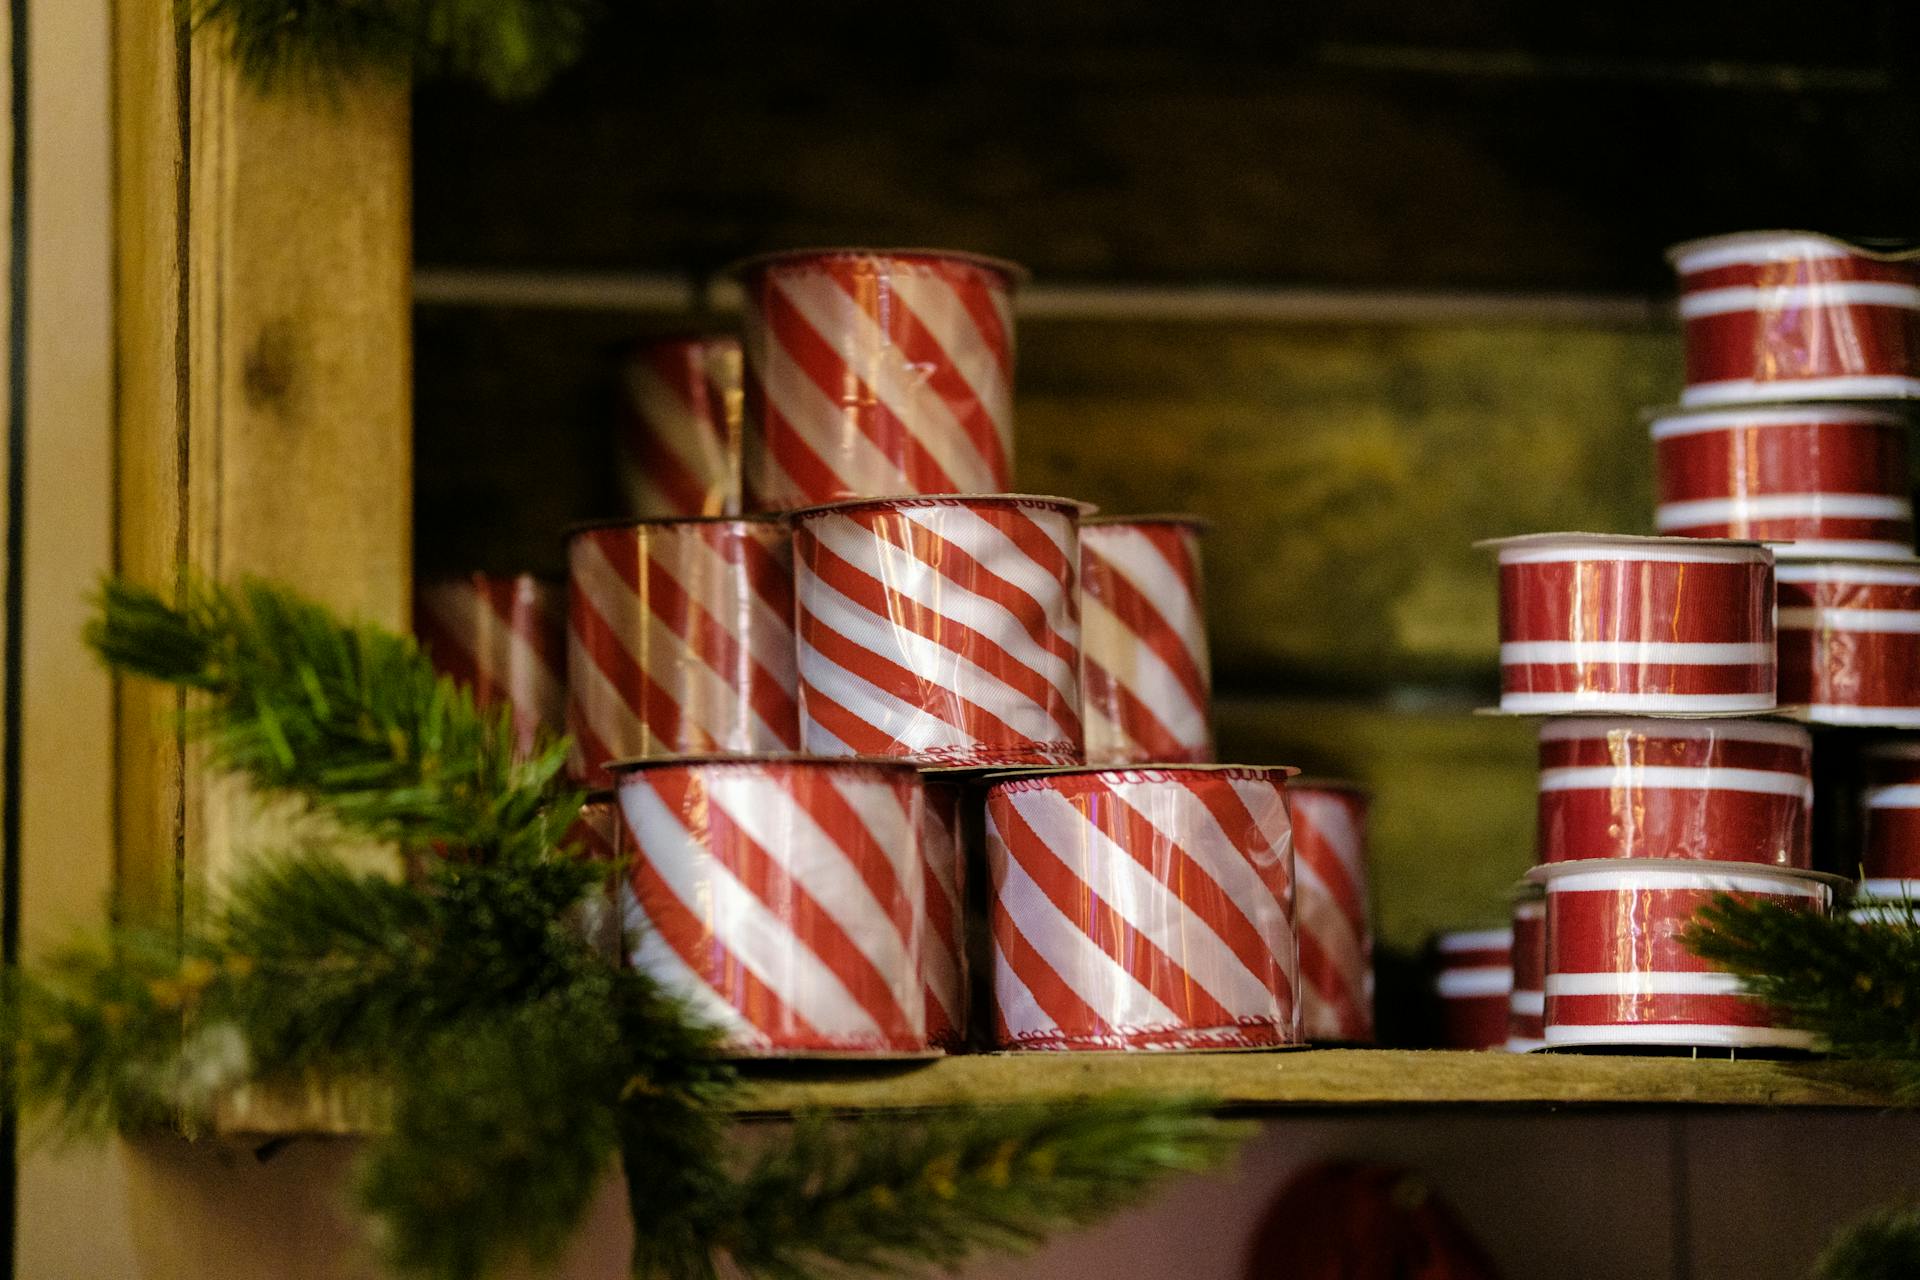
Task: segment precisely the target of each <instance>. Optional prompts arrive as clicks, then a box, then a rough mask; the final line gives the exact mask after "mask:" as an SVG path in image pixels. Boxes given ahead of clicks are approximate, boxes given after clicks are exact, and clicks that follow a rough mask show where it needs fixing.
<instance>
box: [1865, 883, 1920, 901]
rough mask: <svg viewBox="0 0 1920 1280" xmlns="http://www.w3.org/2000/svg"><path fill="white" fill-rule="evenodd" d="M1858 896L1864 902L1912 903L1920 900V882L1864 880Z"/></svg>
mask: <svg viewBox="0 0 1920 1280" xmlns="http://www.w3.org/2000/svg"><path fill="white" fill-rule="evenodd" d="M1857 896H1858V899H1859V900H1860V901H1862V902H1898V903H1907V902H1911V901H1914V900H1915V899H1920V880H1895V879H1886V880H1881V879H1873V880H1862V881H1861V882H1860V889H1859V893H1858V895H1857Z"/></svg>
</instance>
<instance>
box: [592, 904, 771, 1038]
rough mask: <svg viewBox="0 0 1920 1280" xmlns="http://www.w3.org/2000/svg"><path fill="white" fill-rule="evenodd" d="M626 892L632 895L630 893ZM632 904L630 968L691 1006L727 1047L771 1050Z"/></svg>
mask: <svg viewBox="0 0 1920 1280" xmlns="http://www.w3.org/2000/svg"><path fill="white" fill-rule="evenodd" d="M628 892H629V894H631V890H629V891H628ZM631 902H632V905H631V907H630V910H629V914H628V916H627V921H628V932H629V934H630V935H631V936H632V937H633V951H632V954H631V955H630V956H629V957H628V958H629V960H630V962H631V963H632V965H633V967H634V968H636V969H638V970H640V971H641V972H642V973H644V974H646V975H648V976H649V977H651V978H653V979H654V981H656V982H658V983H659V984H660V985H661V986H662V987H664V988H666V989H667V990H668V991H671V992H673V993H674V994H675V995H677V996H679V997H680V998H681V999H683V1000H685V1001H687V1003H689V1004H691V1005H692V1006H693V1008H694V1012H696V1013H697V1014H699V1016H700V1017H701V1018H702V1019H703V1020H704V1021H706V1022H708V1023H710V1024H712V1025H713V1026H717V1027H719V1028H720V1029H721V1030H723V1031H725V1032H726V1033H727V1042H728V1043H729V1044H730V1045H733V1046H735V1047H738V1048H753V1049H765V1048H768V1047H771V1044H772V1039H771V1037H769V1036H768V1035H767V1034H766V1033H765V1032H763V1031H761V1030H760V1029H759V1028H758V1027H756V1026H754V1025H753V1023H751V1022H749V1021H748V1020H747V1016H746V1015H745V1014H743V1013H741V1012H740V1011H739V1010H738V1009H736V1008H734V1007H733V1006H732V1005H731V1004H728V1003H727V998H726V997H725V996H723V995H721V994H720V993H719V992H718V991H715V990H714V989H713V987H712V986H710V985H709V984H708V982H707V980H706V979H705V978H704V977H702V976H701V975H700V974H698V973H695V972H694V971H693V970H692V969H691V968H689V967H688V966H687V962H686V961H685V960H683V959H681V957H680V953H679V952H678V951H675V950H674V949H673V948H672V947H671V946H669V945H668V943H667V940H666V939H665V938H662V937H661V936H660V931H659V930H658V929H655V928H654V927H653V926H652V925H651V924H650V923H648V922H647V918H646V916H645V914H644V913H642V912H641V910H640V903H639V900H638V899H637V898H633V899H631Z"/></svg>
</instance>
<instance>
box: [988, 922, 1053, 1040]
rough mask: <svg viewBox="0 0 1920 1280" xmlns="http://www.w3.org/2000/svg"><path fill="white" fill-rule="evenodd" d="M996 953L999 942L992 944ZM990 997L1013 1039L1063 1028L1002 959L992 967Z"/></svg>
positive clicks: (1012, 968)
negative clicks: (991, 994)
mask: <svg viewBox="0 0 1920 1280" xmlns="http://www.w3.org/2000/svg"><path fill="white" fill-rule="evenodd" d="M994 950H995V952H996V954H997V953H998V951H999V944H998V943H997V942H996V943H995V944H994ZM993 999H994V1003H995V1004H996V1005H997V1006H998V1007H999V1013H1000V1020H1001V1021H1002V1022H1004V1023H1006V1024H1007V1032H1008V1034H1010V1035H1012V1036H1013V1037H1014V1038H1015V1039H1018V1038H1019V1037H1021V1036H1030V1035H1034V1034H1036V1033H1043V1032H1048V1031H1060V1030H1063V1028H1062V1027H1061V1026H1060V1025H1059V1024H1058V1023H1056V1022H1055V1021H1054V1020H1053V1019H1052V1018H1051V1017H1050V1016H1048V1014H1047V1012H1046V1010H1044V1009H1042V1008H1041V1007H1040V1002H1039V1001H1038V1000H1035V999H1034V998H1033V992H1031V991H1029V990H1027V984H1026V983H1024V982H1022V981H1021V980H1020V975H1019V973H1018V972H1016V971H1015V969H1014V967H1013V966H1012V965H1011V964H1009V963H1007V961H1006V960H1005V959H1004V958H1001V959H1000V960H999V963H997V964H995V965H994V966H993Z"/></svg>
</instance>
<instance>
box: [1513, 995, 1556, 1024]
mask: <svg viewBox="0 0 1920 1280" xmlns="http://www.w3.org/2000/svg"><path fill="white" fill-rule="evenodd" d="M1507 1008H1509V1009H1511V1010H1512V1011H1513V1012H1515V1013H1517V1014H1519V1015H1520V1016H1521V1017H1523V1018H1537V1017H1539V1016H1540V1015H1541V1014H1543V1013H1545V1012H1546V1011H1547V993H1546V992H1545V991H1516V992H1514V993H1513V995H1512V996H1511V997H1510V998H1509V999H1508V1001H1507Z"/></svg>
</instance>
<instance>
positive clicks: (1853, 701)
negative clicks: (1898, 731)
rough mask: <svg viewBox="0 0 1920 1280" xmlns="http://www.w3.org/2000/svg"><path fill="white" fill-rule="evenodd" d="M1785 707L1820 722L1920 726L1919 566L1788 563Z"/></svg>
mask: <svg viewBox="0 0 1920 1280" xmlns="http://www.w3.org/2000/svg"><path fill="white" fill-rule="evenodd" d="M1779 579H1780V702H1781V705H1782V706H1787V707H1791V708H1792V709H1793V711H1794V714H1796V715H1800V716H1804V717H1805V718H1806V719H1807V720H1810V721H1812V722H1813V723H1815V724H1835V725H1886V726H1890V727H1894V728H1909V729H1910V728H1917V727H1920V560H1908V561H1904V562H1900V563H1888V562H1872V561H1832V562H1827V561H1822V562H1818V563H1795V564H1783V565H1781V566H1780V568H1779Z"/></svg>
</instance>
